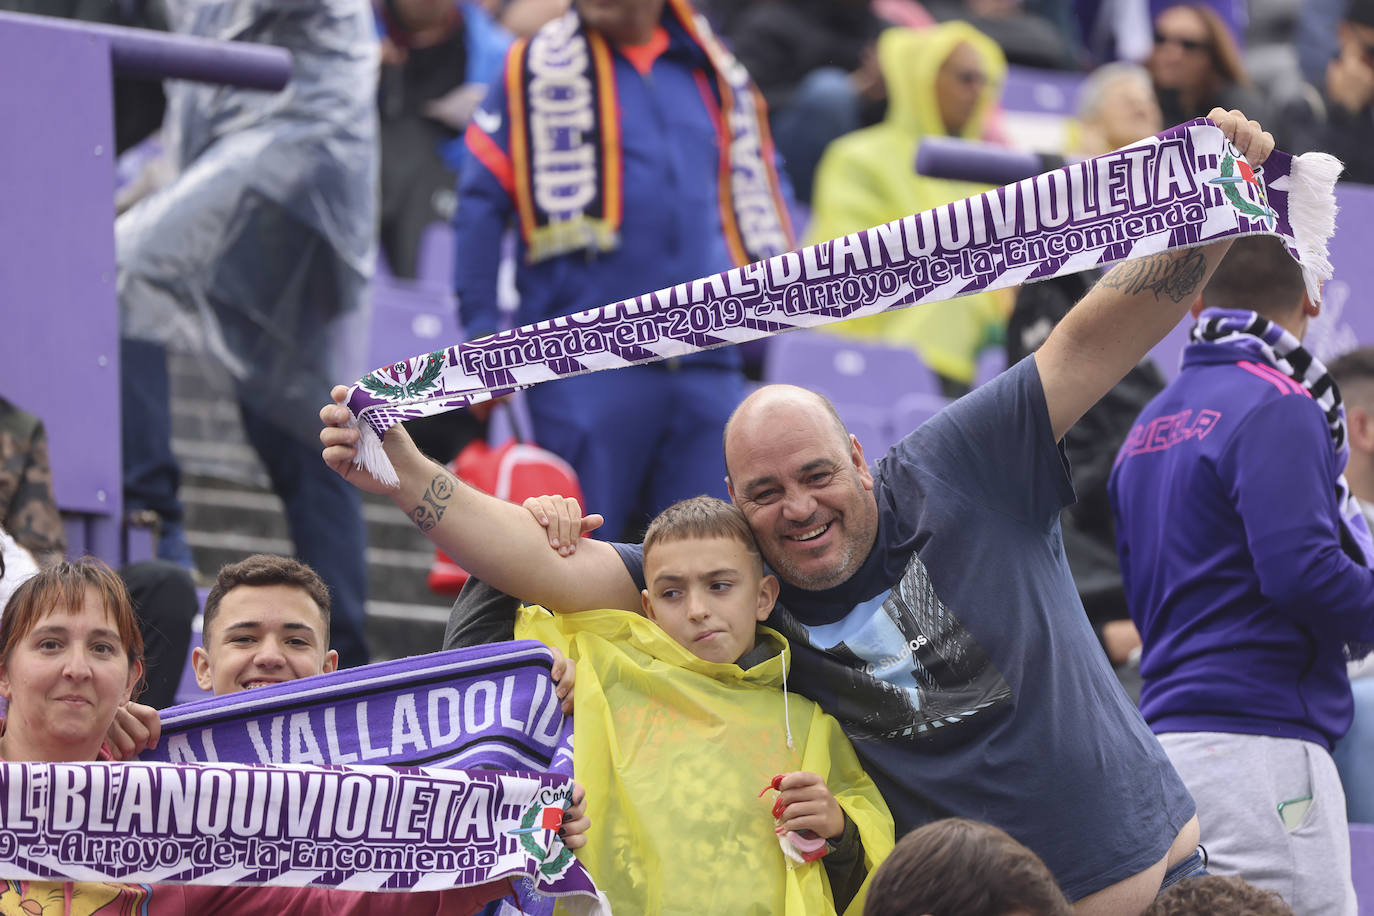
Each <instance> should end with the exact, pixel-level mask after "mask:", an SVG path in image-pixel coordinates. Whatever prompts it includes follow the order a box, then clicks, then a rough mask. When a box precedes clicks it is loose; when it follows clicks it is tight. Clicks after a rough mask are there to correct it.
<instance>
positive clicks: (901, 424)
mask: <svg viewBox="0 0 1374 916" xmlns="http://www.w3.org/2000/svg"><path fill="white" fill-rule="evenodd" d="M949 404H950V400H949V398H946V397H943V396H941V395H938V394H921V393H917V394H908V395H904V396H903V397H902V398H900V399H899V400H898V401H897V404H896V405H895V406H894V407H893V408H892V430H893V433H894V435H895V436H896V438H897V439H900V438H902V437H903V436H905V435H906V434H907V433H909V432H911V431H912V430H913V429H915V428H916V427H918V426H920V425H921V424H922V423H924V422H925V421H927V420H929V419H930V418H931V417H933V416H935V415H936V414H937V413H939V412H940V411H941V410H944V409H945V408H946V407H948V406H949Z"/></svg>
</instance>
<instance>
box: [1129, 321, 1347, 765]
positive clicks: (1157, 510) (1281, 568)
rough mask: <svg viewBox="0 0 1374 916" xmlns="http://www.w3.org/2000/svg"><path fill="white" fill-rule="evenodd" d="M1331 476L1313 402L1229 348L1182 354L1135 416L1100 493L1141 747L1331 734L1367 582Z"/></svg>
mask: <svg viewBox="0 0 1374 916" xmlns="http://www.w3.org/2000/svg"><path fill="white" fill-rule="evenodd" d="M1342 470H1343V468H1339V467H1337V466H1336V457H1335V451H1334V449H1333V448H1332V442H1331V433H1330V431H1329V430H1328V428H1327V424H1326V419H1325V417H1324V416H1323V413H1322V410H1321V408H1320V407H1319V406H1318V405H1317V403H1316V402H1315V401H1314V400H1313V399H1312V398H1311V397H1310V395H1308V393H1307V392H1306V391H1305V390H1304V389H1303V388H1302V387H1301V386H1300V385H1299V384H1297V383H1296V382H1293V381H1292V380H1290V379H1288V378H1287V377H1286V376H1284V375H1283V374H1282V373H1280V372H1278V371H1277V370H1275V369H1273V368H1272V367H1270V366H1268V365H1267V364H1264V363H1261V362H1259V361H1257V360H1255V358H1254V355H1253V353H1252V352H1251V351H1249V350H1246V349H1244V348H1241V347H1237V346H1233V345H1227V344H1218V343H1208V344H1192V345H1190V346H1189V347H1188V348H1187V349H1186V350H1185V351H1184V357H1183V370H1182V372H1181V373H1180V374H1179V377H1178V378H1177V379H1175V380H1174V381H1173V382H1172V383H1171V384H1170V385H1169V386H1168V387H1167V388H1165V389H1164V391H1162V392H1161V393H1160V394H1159V395H1158V396H1157V397H1156V398H1155V399H1154V400H1153V401H1151V402H1150V403H1149V404H1148V405H1147V406H1146V407H1145V409H1144V410H1143V411H1142V412H1141V414H1140V417H1139V419H1138V420H1137V421H1136V425H1135V426H1134V428H1133V429H1132V431H1131V435H1130V437H1129V438H1128V439H1127V441H1126V444H1125V445H1124V446H1122V449H1121V451H1120V453H1119V454H1118V456H1117V463H1116V467H1115V469H1114V470H1113V472H1112V476H1111V480H1110V483H1109V486H1108V489H1109V493H1110V496H1111V501H1112V508H1113V511H1114V512H1115V513H1116V519H1117V548H1118V553H1119V554H1120V557H1121V572H1122V576H1123V579H1124V582H1125V587H1126V597H1127V603H1128V604H1129V606H1130V611H1131V617H1132V619H1133V620H1134V621H1135V624H1136V627H1137V628H1139V630H1140V635H1141V638H1142V640H1143V642H1144V649H1143V654H1142V655H1141V666H1140V667H1141V675H1142V676H1143V678H1144V686H1143V689H1142V690H1141V697H1140V706H1141V712H1142V713H1143V714H1144V716H1145V720H1146V721H1147V722H1148V723H1149V724H1150V727H1151V728H1152V729H1153V730H1154V731H1155V732H1156V733H1157V734H1161V733H1164V732H1181V731H1188V732H1195V731H1218V732H1230V733H1239V734H1251V735H1270V736H1274V737H1284V738H1299V739H1303V740H1306V741H1313V742H1316V743H1318V744H1321V745H1323V746H1325V747H1327V748H1330V747H1331V745H1332V742H1334V741H1335V740H1337V739H1338V738H1340V737H1341V736H1342V735H1344V734H1345V732H1346V730H1347V729H1348V728H1349V726H1350V719H1351V714H1352V700H1351V695H1350V681H1349V679H1348V678H1347V676H1346V666H1345V657H1344V644H1345V642H1347V641H1351V642H1369V641H1371V640H1374V572H1371V570H1369V569H1368V568H1366V567H1365V566H1364V565H1363V564H1362V562H1361V560H1360V553H1359V549H1358V548H1356V547H1353V545H1352V546H1344V545H1343V543H1342V529H1341V522H1340V511H1339V508H1338V505H1337V499H1336V478H1337V477H1338V476H1339V474H1340V473H1341V471H1342Z"/></svg>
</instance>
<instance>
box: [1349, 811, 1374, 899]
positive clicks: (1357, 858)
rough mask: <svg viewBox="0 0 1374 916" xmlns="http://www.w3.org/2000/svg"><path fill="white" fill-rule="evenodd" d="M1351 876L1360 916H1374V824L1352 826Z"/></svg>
mask: <svg viewBox="0 0 1374 916" xmlns="http://www.w3.org/2000/svg"><path fill="white" fill-rule="evenodd" d="M1350 874H1351V876H1352V877H1353V878H1354V879H1355V896H1356V897H1357V898H1359V901H1360V916H1374V824H1351V825H1350Z"/></svg>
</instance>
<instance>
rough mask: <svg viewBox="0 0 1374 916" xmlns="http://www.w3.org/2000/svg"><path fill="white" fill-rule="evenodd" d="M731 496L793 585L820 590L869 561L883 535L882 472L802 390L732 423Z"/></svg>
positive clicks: (728, 449)
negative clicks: (876, 488)
mask: <svg viewBox="0 0 1374 916" xmlns="http://www.w3.org/2000/svg"><path fill="white" fill-rule="evenodd" d="M725 459H726V466H727V468H728V469H729V473H730V479H729V485H730V498H731V499H733V500H734V502H735V505H737V506H739V507H740V509H741V510H743V512H744V516H745V518H747V519H748V520H749V527H750V529H751V530H752V531H753V532H754V537H755V539H756V540H757V541H758V544H759V549H760V550H761V551H762V553H763V558H764V559H765V560H767V561H768V565H769V566H771V567H772V568H773V570H774V571H775V572H776V573H777V574H778V575H779V576H781V577H782V579H783V581H785V582H788V583H790V584H792V585H795V586H798V587H800V588H805V589H810V590H813V591H815V590H819V589H825V588H830V587H832V586H835V585H839V584H840V583H841V582H844V581H846V580H847V579H849V578H850V577H851V576H852V575H854V573H855V572H856V571H857V570H858V569H859V567H860V566H861V565H863V562H864V560H865V559H866V558H867V557H868V552H869V551H870V550H871V549H872V548H873V543H874V541H875V540H876V538H877V535H878V506H877V503H876V502H875V501H874V497H873V475H872V474H871V473H869V470H868V466H867V464H866V463H865V461H864V455H863V448H862V447H861V446H860V445H859V443H858V440H856V439H854V437H853V436H849V435H848V434H847V433H844V432H843V429H842V427H841V425H840V424H839V421H838V420H837V419H836V418H835V417H834V416H833V415H832V414H831V413H830V412H829V411H828V410H827V409H826V408H825V407H824V405H823V403H822V402H820V401H818V400H816V399H815V396H814V395H811V394H810V392H806V391H803V390H801V389H790V388H773V389H762V390H761V391H760V392H757V393H756V394H755V395H754V396H752V397H751V398H750V401H749V402H746V404H745V405H743V406H741V408H740V410H739V411H738V412H737V414H736V415H735V417H734V418H733V419H732V420H731V422H730V427H729V430H728V431H727V434H726V443H725Z"/></svg>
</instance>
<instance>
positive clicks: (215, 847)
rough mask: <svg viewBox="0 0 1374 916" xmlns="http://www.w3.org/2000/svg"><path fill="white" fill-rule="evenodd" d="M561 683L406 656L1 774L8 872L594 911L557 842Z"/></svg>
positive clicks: (542, 667) (2, 868) (538, 666)
mask: <svg viewBox="0 0 1374 916" xmlns="http://www.w3.org/2000/svg"><path fill="white" fill-rule="evenodd" d="M551 666H552V657H551V655H550V654H549V651H548V649H547V648H546V647H544V646H543V645H541V644H539V643H533V642H514V643H498V644H493V645H489V646H480V647H477V648H475V649H463V650H457V651H453V652H441V653H435V654H433V655H426V656H418V657H415V658H406V659H400V660H397V661H393V662H385V663H382V664H378V665H369V666H366V667H362V668H353V669H349V670H347V671H339V672H334V673H332V674H326V675H320V676H318V677H311V678H304V679H301V680H297V681H289V682H286V683H283V684H277V685H274V686H272V687H265V688H259V689H256V690H252V691H245V692H241V693H233V694H227V695H225V696H220V697H212V698H209V699H206V700H201V701H197V702H195V703H189V704H186V705H184V706H178V707H173V708H172V709H170V710H167V711H166V712H165V713H164V716H163V723H164V726H163V737H162V740H161V741H160V742H159V744H158V747H157V748H156V749H155V750H152V751H148V752H145V753H144V754H143V755H142V759H141V760H138V761H134V762H129V763H61V764H33V763H28V764H20V763H11V764H4V765H3V766H0V825H3V827H4V829H3V830H0V872H3V874H5V876H6V877H12V878H21V879H35V880H59V881H118V882H125V883H135V884H139V883H146V884H156V883H169V882H170V883H195V884H217V885H226V884H248V885H253V884H279V885H288V886H301V887H331V888H340V889H344V890H366V891H410V890H413V891H433V890H442V889H445V888H449V887H465V886H473V885H478V884H485V883H488V882H490V881H494V880H498V879H502V878H508V877H509V878H515V879H518V880H520V881H521V882H522V884H525V885H526V886H528V887H530V888H532V889H533V890H534V891H535V893H536V894H539V895H547V896H551V897H552V896H556V897H559V898H560V899H563V900H565V902H566V903H568V904H570V905H571V906H572V907H573V908H574V909H578V910H582V911H585V912H588V913H596V912H599V907H601V906H602V904H603V902H604V901H603V899H602V898H601V897H600V895H599V894H598V893H597V891H596V888H595V887H594V886H593V885H592V882H591V879H590V877H589V876H588V875H587V873H586V871H585V870H584V869H583V868H582V866H581V865H580V863H578V862H577V860H576V859H575V858H574V857H573V855H572V853H571V851H569V850H568V849H567V848H566V847H565V846H564V845H563V843H562V840H561V839H560V838H559V835H558V828H559V826H560V824H561V822H562V816H563V812H564V811H565V810H566V809H567V808H568V807H569V806H570V804H571V794H572V781H571V777H570V775H569V774H570V773H571V765H572V752H571V740H572V729H571V721H570V720H567V719H565V718H564V716H563V713H562V710H561V708H560V704H559V699H558V697H557V696H556V695H555V693H554V689H553V683H552V681H551V680H550V678H549V669H550V667H551ZM415 764H425V765H426V766H425V767H423V768H421V767H419V766H415ZM553 771H561V772H553Z"/></svg>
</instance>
